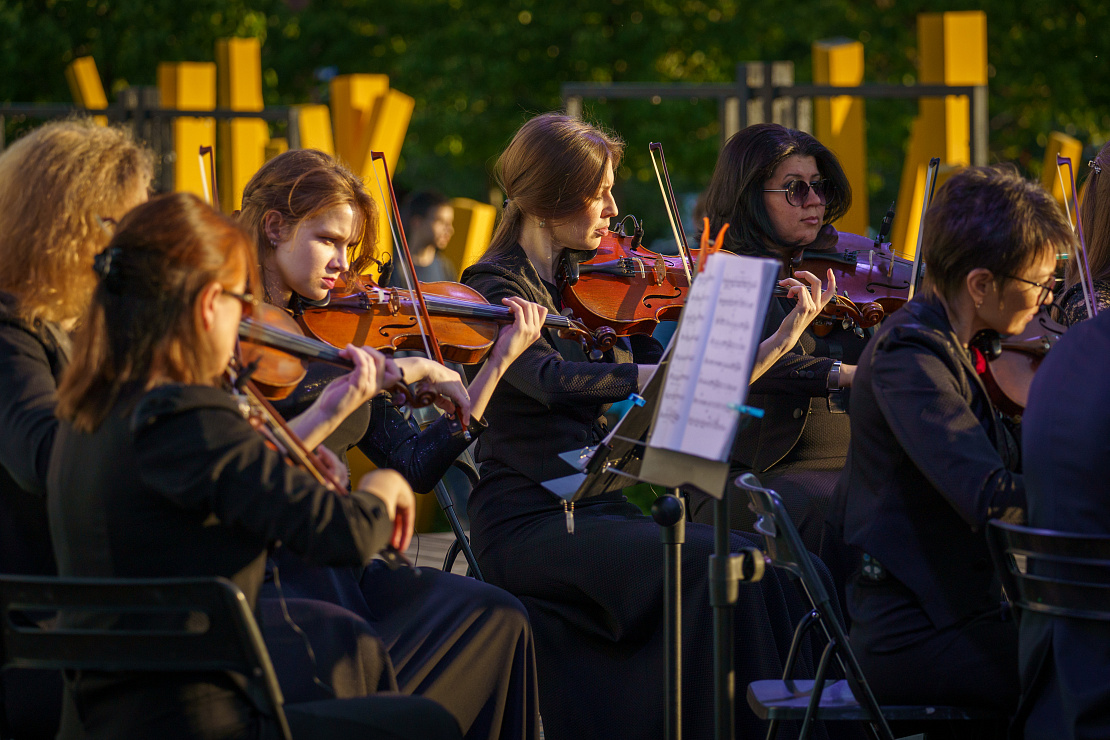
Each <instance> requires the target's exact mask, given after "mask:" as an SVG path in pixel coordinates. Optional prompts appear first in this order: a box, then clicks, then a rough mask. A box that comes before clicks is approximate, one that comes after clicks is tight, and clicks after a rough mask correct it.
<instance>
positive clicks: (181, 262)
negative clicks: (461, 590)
mask: <svg viewBox="0 0 1110 740" xmlns="http://www.w3.org/2000/svg"><path fill="white" fill-rule="evenodd" d="M254 262H255V257H254V250H253V248H252V245H251V244H250V242H249V241H248V239H247V237H246V235H245V234H244V233H243V232H242V231H241V230H240V229H239V228H238V227H237V226H236V225H235V223H234V222H232V221H231V220H230V219H228V218H226V217H224V216H222V215H220V214H218V213H216V212H215V211H213V210H212V209H211V208H210V207H208V206H206V205H204V204H203V203H201V202H200V201H199V200H198V199H197V198H196V197H195V196H192V195H187V194H174V195H168V196H164V197H161V198H158V199H156V200H153V201H151V202H149V203H146V204H145V205H142V206H140V207H138V208H136V209H134V210H133V211H132V212H131V213H129V214H128V215H127V216H126V217H124V218H123V220H122V221H121V222H120V224H119V228H118V230H117V232H116V234H115V236H114V237H113V239H112V241H111V242H110V243H109V245H108V248H107V249H106V250H105V251H103V252H102V253H101V254H100V255H99V256H98V257H97V261H96V270H97V274H98V275H99V278H100V280H99V284H98V286H97V288H96V291H95V293H94V295H93V300H92V305H91V308H90V309H89V311H88V312H87V313H86V315H85V317H84V319H83V321H82V324H81V327H80V329H79V331H78V334H77V336H76V338H75V340H74V350H73V355H72V356H73V361H72V364H71V365H70V368H69V369H68V371H67V373H66V375H65V376H64V377H63V379H62V383H61V386H60V387H59V390H58V415H59V417H60V418H61V419H62V420H63V421H62V423H61V425H60V427H59V430H58V435H57V440H56V443H55V446H54V451H53V455H52V456H51V461H50V472H49V476H48V482H47V489H48V496H49V509H50V523H51V530H52V533H53V535H54V551H55V554H56V555H57V558H58V567H59V571H60V573H61V575H63V576H77V577H136V578H143V577H174V576H223V577H226V578H229V579H231V580H232V581H234V582H235V583H236V584H237V585H238V586H239V588H240V589H241V590H242V591H243V593H244V594H245V595H246V597H247V599H248V601H249V603H250V605H251V607H252V609H254V608H255V607H256V606H257V602H258V595H259V588H260V585H261V582H262V578H263V571H264V563H265V554H266V549H267V547H270V546H272V545H273V544H274V542H275V541H276V540H279V539H280V540H281V541H282V543H283V545H282V546H283V547H285V548H289V549H290V550H293V551H295V552H297V553H299V554H300V555H301V556H302V557H304V558H306V559H308V560H310V561H311V562H315V563H320V564H326V565H336V566H339V565H342V566H347V567H361V566H364V565H365V564H366V563H367V562H368V561H369V560H370V558H372V557H373V556H374V555H375V554H376V553H377V552H378V551H380V550H381V549H382V548H384V547H385V546H386V545H390V544H391V545H393V546H394V547H398V548H404V547H405V546H406V545H407V544H408V540H409V538H410V537H411V534H412V516H411V515H412V509H413V504H414V500H413V496H412V490H411V489H410V487H409V486H408V484H407V483H406V482H405V481H404V479H402V478H401V476H400V475H398V474H396V473H395V472H392V471H374V472H373V473H369V474H367V475H366V476H364V477H363V478H362V480H360V481H359V483H358V486H357V488H356V489H355V490H354V491H353V492H351V494H350V495H349V496H339V495H338V494H336V493H334V492H333V491H332V490H330V489H328V488H326V487H325V486H323V485H321V484H320V483H318V482H317V481H316V480H315V479H314V478H313V477H311V476H310V475H309V474H308V473H307V472H305V471H302V470H298V469H295V468H292V467H289V466H287V465H286V464H285V462H284V460H283V459H282V457H281V456H280V454H279V453H278V452H277V451H276V450H275V449H273V448H271V447H268V446H267V444H266V443H265V441H264V440H263V437H262V436H261V435H260V434H259V433H258V432H256V431H255V429H254V427H252V426H251V424H250V423H249V422H248V420H247V419H245V418H244V416H243V414H242V412H241V410H240V407H239V404H238V402H237V401H236V400H235V399H234V398H233V397H232V396H230V395H229V394H228V392H227V391H226V390H224V388H222V387H221V380H220V379H221V376H222V374H223V372H224V370H225V368H226V367H227V365H228V361H229V359H230V358H231V355H232V352H233V350H234V348H235V343H236V339H237V333H238V327H239V320H240V317H241V314H242V303H241V301H242V300H243V298H244V292H245V290H246V288H247V284H248V274H249V273H250V272H251V271H252V270H253V269H254ZM367 372H368V374H369V376H370V377H369V378H368V380H367V382H368V383H369V384H370V385H372V386H374V387H375V388H376V387H378V386H379V385H380V384H381V383H382V382H387V381H388V379H387V377H383V375H379V374H378V373H377V369H376V367H375V366H373V365H371V366H370V367H369V368H368V369H367ZM63 618H67V619H69V620H71V621H72V626H74V627H79V626H80V621H81V620H82V619H88V618H96V617H89V616H88V615H85V614H78V615H69V616H68V617H63ZM67 687H68V689H69V690H70V691H71V692H72V694H73V695H74V698H75V700H76V701H75V704H74V706H76V707H77V713H78V717H79V719H80V722H81V725H82V727H83V731H84V734H85V736H87V737H113V738H116V737H118V738H125V737H135V738H138V737H144V738H149V737H174V738H201V737H204V738H216V737H220V738H224V737H228V738H230V737H244V736H247V735H248V734H249V735H250V736H251V737H275V736H276V729H277V728H276V726H275V725H274V724H273V723H272V721H271V720H269V719H268V718H267V717H265V716H264V715H262V714H260V713H259V712H258V711H257V710H256V709H255V708H254V706H253V705H252V704H251V703H250V701H249V700H248V699H247V697H246V695H245V694H244V693H242V691H241V689H240V686H239V684H238V683H237V682H236V681H234V680H233V679H232V677H230V676H229V675H228V674H226V673H223V672H214V673H211V674H180V673H159V674H144V673H137V674H118V673H115V674H113V673H107V674H105V673H97V672H94V671H84V672H80V673H75V674H71V675H69V676H68V677H67ZM383 705H385V709H384V710H382V707H383ZM285 711H286V715H287V717H288V720H289V724H290V727H291V729H292V730H293V734H294V736H296V737H321V738H328V739H329V740H336V739H337V738H355V737H366V736H367V735H369V734H371V733H374V732H385V731H386V730H388V731H390V732H393V733H396V735H402V734H404V733H405V732H406V731H407V732H409V734H408V735H407V736H408V737H411V738H414V739H415V738H418V737H435V738H441V737H442V738H449V737H458V727H457V726H456V724H455V722H454V720H453V718H452V717H451V716H450V714H448V713H447V712H446V711H444V710H443V709H442V708H440V707H439V706H437V705H436V704H435V703H434V702H432V701H430V700H427V699H424V698H421V697H393V698H390V699H389V700H388V701H385V700H379V699H378V698H376V697H371V698H368V699H359V700H347V701H344V702H334V701H332V702H317V703H315V704H311V705H300V706H294V705H287V706H286V708H285ZM397 715H400V716H397ZM395 724H396V725H399V726H394V725H395Z"/></svg>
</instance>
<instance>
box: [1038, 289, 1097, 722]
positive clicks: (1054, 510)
mask: <svg viewBox="0 0 1110 740" xmlns="http://www.w3.org/2000/svg"><path fill="white" fill-rule="evenodd" d="M1100 303H1101V301H1100ZM1107 366H1110V309H1108V310H1106V311H1104V312H1103V313H1100V314H1099V315H1098V316H1096V317H1095V318H1094V319H1092V320H1090V321H1083V322H1082V323H1079V324H1077V325H1074V326H1072V327H1071V328H1070V329H1068V332H1067V334H1066V335H1064V337H1063V338H1062V339H1061V340H1060V341H1059V342H1057V343H1056V346H1054V347H1053V348H1052V351H1051V352H1050V353H1049V354H1048V356H1047V357H1045V359H1044V362H1043V363H1042V364H1041V366H1040V368H1039V369H1038V370H1037V375H1036V377H1035V378H1034V380H1033V385H1032V387H1031V388H1030V390H1029V402H1028V404H1027V405H1026V409H1025V414H1024V415H1023V416H1022V440H1021V443H1022V464H1023V470H1024V474H1025V485H1026V495H1027V496H1028V499H1029V525H1030V526H1032V527H1038V528H1045V529H1055V530H1058V531H1061V532H1072V533H1075V534H1097V535H1107V534H1110V500H1108V499H1107V495H1106V491H1107V480H1108V479H1110V414H1108V413H1107V409H1110V383H1108V382H1107V378H1106V368H1107ZM1019 631H1020V646H1021V652H1020V665H1021V688H1022V699H1021V709H1020V711H1019V712H1018V720H1017V723H1016V724H1018V725H1019V726H1020V725H1021V724H1024V727H1025V738H1026V740H1069V739H1071V738H1084V739H1087V738H1105V737H1110V624H1107V623H1106V622H1099V621H1095V620H1087V619H1070V618H1064V617H1053V616H1049V615H1045V614H1038V613H1036V612H1023V613H1022V615H1021V624H1020V630H1019Z"/></svg>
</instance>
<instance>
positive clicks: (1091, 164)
mask: <svg viewBox="0 0 1110 740" xmlns="http://www.w3.org/2000/svg"><path fill="white" fill-rule="evenodd" d="M1087 166H1088V167H1090V168H1091V169H1092V170H1094V171H1095V174H1096V175H1101V174H1102V166H1101V165H1100V164H1099V163H1098V157H1095V158H1094V159H1092V160H1089V161H1088V162H1087Z"/></svg>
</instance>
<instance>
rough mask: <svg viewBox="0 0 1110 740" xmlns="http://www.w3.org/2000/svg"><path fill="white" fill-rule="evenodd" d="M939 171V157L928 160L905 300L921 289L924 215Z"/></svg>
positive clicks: (930, 200)
mask: <svg viewBox="0 0 1110 740" xmlns="http://www.w3.org/2000/svg"><path fill="white" fill-rule="evenodd" d="M939 169H940V157H933V158H932V159H930V160H929V168H928V169H927V170H926V171H925V195H924V197H922V199H921V216H920V218H918V220H917V246H916V247H915V248H914V250H913V271H912V272H910V290H909V294H908V296H907V300H909V299H911V298H913V296H914V293H916V292H917V290H918V288H920V287H921V278H922V276H923V275H924V272H923V271H922V269H921V268H922V267H924V263H923V262H922V261H921V242H922V241H923V239H924V236H925V213H926V212H927V211H928V210H929V204H930V203H932V202H933V188H934V187H936V184H937V171H938V170H939Z"/></svg>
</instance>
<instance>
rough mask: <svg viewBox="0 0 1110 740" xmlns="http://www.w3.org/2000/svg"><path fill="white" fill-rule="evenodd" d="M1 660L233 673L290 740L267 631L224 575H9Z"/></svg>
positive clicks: (0, 603) (3, 584)
mask: <svg viewBox="0 0 1110 740" xmlns="http://www.w3.org/2000/svg"><path fill="white" fill-rule="evenodd" d="M44 625H45V626H44ZM0 666H3V667H8V666H12V667H22V668H44V669H72V670H89V671H107V672H113V671H174V672H176V671H196V672H204V671H229V672H232V673H234V674H238V675H240V676H242V677H243V678H244V679H245V680H244V682H243V684H242V685H243V688H244V690H245V692H246V694H247V696H248V697H249V698H250V700H251V702H252V703H253V704H254V705H255V706H256V707H257V709H258V710H259V711H260V712H262V713H264V714H265V715H267V716H269V717H271V718H272V719H273V721H274V722H275V723H276V724H277V725H278V726H279V728H280V729H281V732H282V736H283V737H284V738H286V739H287V740H288V738H290V732H289V725H288V723H287V722H286V719H285V713H284V711H283V710H282V696H281V689H280V688H279V687H278V682H277V677H276V675H275V674H274V669H273V665H272V664H271V663H270V657H269V654H268V653H267V652H266V647H265V645H264V644H263V642H262V634H261V632H259V629H258V625H257V624H256V623H255V621H254V616H253V615H252V614H251V611H250V608H249V606H248V604H247V600H246V597H245V596H244V595H243V592H242V591H240V590H239V589H238V587H236V586H235V584H233V583H232V582H231V581H228V580H226V579H224V578H166V579H74V578H44V577H25V576H3V577H0Z"/></svg>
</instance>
